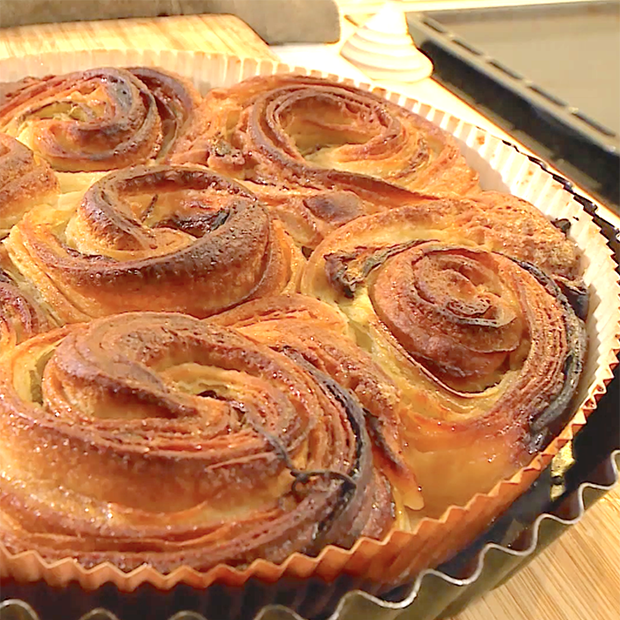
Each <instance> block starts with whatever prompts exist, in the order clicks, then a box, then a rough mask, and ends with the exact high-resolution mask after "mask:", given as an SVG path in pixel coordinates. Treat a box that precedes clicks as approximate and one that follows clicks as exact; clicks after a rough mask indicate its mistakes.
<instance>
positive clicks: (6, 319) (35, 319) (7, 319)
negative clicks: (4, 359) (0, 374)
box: [0, 270, 52, 356]
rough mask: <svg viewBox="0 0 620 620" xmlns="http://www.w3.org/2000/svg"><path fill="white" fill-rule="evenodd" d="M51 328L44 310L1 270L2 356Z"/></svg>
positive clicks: (0, 336) (0, 348) (0, 330)
mask: <svg viewBox="0 0 620 620" xmlns="http://www.w3.org/2000/svg"><path fill="white" fill-rule="evenodd" d="M50 327H52V324H51V323H50V320H49V317H48V316H47V315H46V313H45V312H44V310H43V308H41V306H40V305H39V304H38V303H37V302H36V301H35V300H34V299H33V298H32V297H31V296H30V295H28V294H27V293H26V292H25V291H23V290H20V288H19V287H18V286H17V284H16V283H15V282H14V281H13V280H12V278H11V277H10V276H9V275H8V274H6V273H4V272H3V271H1V270H0V356H3V355H5V354H7V353H8V352H9V351H10V350H11V349H13V347H15V346H16V345H18V344H19V343H21V342H24V341H25V340H28V338H32V337H33V336H36V335H37V334H40V333H43V332H45V331H47V330H48V329H49V328H50Z"/></svg>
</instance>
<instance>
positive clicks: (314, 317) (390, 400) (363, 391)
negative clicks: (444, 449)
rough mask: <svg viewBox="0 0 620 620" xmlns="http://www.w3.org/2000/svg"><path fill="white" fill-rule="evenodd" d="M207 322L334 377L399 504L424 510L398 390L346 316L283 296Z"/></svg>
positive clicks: (308, 300) (309, 300)
mask: <svg viewBox="0 0 620 620" xmlns="http://www.w3.org/2000/svg"><path fill="white" fill-rule="evenodd" d="M209 322H211V323H215V324H217V325H222V326H227V327H234V328H235V329H237V330H239V331H240V332H241V333H243V334H244V335H246V336H248V337H250V338H252V340H254V341H257V342H261V343H263V344H266V345H267V346H269V347H270V348H272V349H274V350H276V351H289V352H290V351H294V352H295V354H296V355H299V356H301V357H302V358H303V359H305V360H306V361H307V362H308V363H310V364H312V365H313V366H314V367H315V368H317V369H318V370H319V371H320V372H322V373H325V374H326V375H328V376H329V377H331V379H333V380H334V381H335V382H336V383H337V384H338V385H339V386H340V388H341V389H342V390H343V391H345V392H348V393H349V394H350V397H351V398H353V399H356V400H357V401H358V402H359V404H360V405H361V407H362V408H363V411H364V414H365V418H366V426H367V429H368V433H369V435H370V437H371V439H372V441H373V444H374V446H375V465H376V467H377V468H378V469H379V470H380V471H382V472H383V473H384V474H385V475H386V476H387V477H388V478H389V479H390V480H391V481H392V483H393V486H394V488H395V489H396V491H397V492H398V497H399V504H405V505H407V506H410V507H414V508H418V509H419V508H421V507H422V505H423V500H422V497H421V495H420V491H419V486H418V482H417V480H416V477H415V475H414V472H412V471H411V469H410V468H408V467H407V465H406V463H405V461H404V457H403V452H404V441H403V436H402V433H401V424H402V422H401V416H402V415H403V411H402V406H401V402H400V393H399V390H398V387H397V386H396V384H395V383H394V381H393V380H392V379H391V378H390V377H389V375H387V374H386V373H385V372H384V371H383V370H382V369H381V367H380V366H379V365H378V364H377V363H376V362H375V361H374V360H373V359H372V357H371V356H370V355H369V354H368V353H367V352H366V351H364V350H363V349H361V348H360V347H358V346H357V345H356V344H355V341H354V340H353V338H352V337H351V334H350V330H349V327H348V322H347V319H346V316H345V315H344V314H342V313H341V312H338V310H336V309H335V308H333V307H331V306H329V305H328V304H325V303H322V302H320V301H318V300H316V299H312V298H311V297H307V296H304V295H288V296H284V295H281V296H276V297H263V298H261V299H257V300H255V301H251V302H248V303H246V304H242V305H241V306H237V307H236V308H234V309H232V310H229V311H228V312H224V313H221V314H218V315H215V316H214V317H212V318H210V319H209Z"/></svg>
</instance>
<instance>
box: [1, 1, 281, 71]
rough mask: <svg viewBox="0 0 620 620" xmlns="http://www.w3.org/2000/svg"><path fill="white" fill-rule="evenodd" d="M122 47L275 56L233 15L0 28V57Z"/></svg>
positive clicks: (270, 57)
mask: <svg viewBox="0 0 620 620" xmlns="http://www.w3.org/2000/svg"><path fill="white" fill-rule="evenodd" d="M1 1H2V0H0V3H1ZM128 1H131V0H128ZM126 48H137V49H157V50H165V49H171V50H190V51H204V52H222V53H228V54H237V55H238V56H250V57H253V58H260V59H264V58H269V59H272V60H273V59H276V58H277V56H275V54H273V53H272V52H271V51H270V49H269V47H268V46H267V45H266V44H265V42H264V41H263V40H262V39H260V38H259V36H258V35H257V34H256V33H255V32H254V31H253V30H252V29H251V28H250V27H249V26H248V25H246V24H245V23H244V22H242V21H241V20H240V19H238V18H237V17H234V16H233V15H184V16H178V17H158V18H136V19H121V20H107V21H94V22H72V23H64V24H41V25H35V26H21V27H18V28H5V29H0V58H10V57H11V56H18V55H23V54H37V53H41V52H52V51H59V52H60V51H75V50H87V49H126ZM1 80H2V77H1V76H0V81H1Z"/></svg>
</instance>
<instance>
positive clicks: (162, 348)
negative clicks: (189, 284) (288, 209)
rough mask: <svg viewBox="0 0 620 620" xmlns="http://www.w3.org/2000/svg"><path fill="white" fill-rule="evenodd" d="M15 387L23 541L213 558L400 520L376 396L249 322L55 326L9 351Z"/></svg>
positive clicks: (371, 532)
mask: <svg viewBox="0 0 620 620" xmlns="http://www.w3.org/2000/svg"><path fill="white" fill-rule="evenodd" d="M0 394H2V398H1V399H0V435H1V436H2V437H3V440H2V442H1V443H0V499H1V502H0V505H1V506H2V509H1V510H0V540H1V541H2V543H3V544H4V545H5V546H6V547H7V548H8V549H9V551H10V552H13V553H16V552H20V551H26V550H36V551H37V552H38V553H39V554H40V556H41V557H43V558H44V559H45V560H48V561H54V560H59V559H62V558H65V557H67V556H71V557H73V558H76V559H78V560H79V562H80V564H81V565H82V566H87V567H88V566H95V565H98V564H100V563H101V562H105V561H108V562H111V563H112V564H114V565H115V566H117V567H120V568H122V569H125V570H131V569H133V568H136V567H137V566H139V565H141V564H143V563H148V564H149V565H151V566H153V567H155V568H156V569H158V570H160V571H162V572H170V571H172V570H174V569H175V568H177V567H180V566H189V567H192V568H195V569H197V570H202V571H204V570H208V569H209V568H212V567H214V566H216V565H218V564H220V563H226V564H228V565H230V566H241V567H242V566H246V565H248V564H249V563H251V562H252V561H253V560H255V559H258V558H262V559H264V560H269V561H272V562H281V561H283V560H284V559H286V558H287V557H288V556H289V555H290V554H291V553H292V552H294V551H304V552H306V553H317V552H318V551H319V550H320V549H322V548H323V546H325V545H326V544H328V543H336V544H339V545H343V546H350V545H351V544H353V542H355V540H357V538H358V537H359V536H362V535H368V536H372V537H377V538H381V537H382V536H384V535H385V534H386V533H387V531H388V530H389V528H390V526H391V524H392V521H393V512H392V499H391V495H390V493H389V485H388V484H387V482H386V480H385V479H384V478H383V476H382V475H381V474H380V473H379V472H377V471H376V470H374V469H373V464H372V453H371V448H370V441H369V437H368V434H367V432H366V430H365V426H364V415H363V412H362V409H361V407H360V406H359V404H358V403H356V402H355V401H354V400H352V399H350V398H348V397H347V395H346V394H345V392H343V391H342V390H341V388H340V387H339V386H338V385H337V384H336V383H335V382H334V381H332V380H331V379H329V377H328V376H327V375H325V374H324V373H322V372H321V371H319V370H318V369H316V368H315V367H313V366H312V365H311V364H309V363H307V362H305V361H304V360H303V359H302V358H299V357H297V356H296V355H288V354H287V353H286V352H282V353H279V352H275V351H274V350H272V349H269V348H267V347H265V346H263V345H260V344H258V343H256V342H254V341H253V340H251V339H249V338H247V337H245V336H243V335H241V334H240V333H239V332H236V331H235V330H232V329H227V328H222V327H218V326H216V325H213V324H208V323H205V322H200V321H199V320H197V319H193V318H191V317H188V316H183V315H175V314H157V313H146V312H145V313H136V314H131V313H130V314H124V315H119V316H116V317H107V318H104V319H98V320H95V321H92V322H91V323H89V324H88V325H74V326H69V327H65V328H62V329H59V330H54V331H50V332H47V333H45V334H42V335H40V336H36V337H34V338H31V339H29V340H28V341H27V342H25V343H23V344H21V345H20V346H18V347H16V348H15V349H13V350H12V351H11V352H10V353H9V354H8V355H7V356H5V358H4V359H3V360H2V361H1V362H0ZM50 446H54V449H50ZM24 454H28V455H29V456H28V458H27V459H24V458H23V455H24Z"/></svg>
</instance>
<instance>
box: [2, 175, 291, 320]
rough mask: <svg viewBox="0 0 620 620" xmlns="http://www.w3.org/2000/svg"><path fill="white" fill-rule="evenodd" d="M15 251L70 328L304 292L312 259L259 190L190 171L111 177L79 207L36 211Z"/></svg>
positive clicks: (13, 242) (16, 238) (14, 240)
mask: <svg viewBox="0 0 620 620" xmlns="http://www.w3.org/2000/svg"><path fill="white" fill-rule="evenodd" d="M6 248H7V251H8V253H9V256H10V258H11V260H12V262H13V263H14V265H15V267H16V268H17V270H18V271H19V272H20V273H21V275H22V276H23V277H24V278H25V279H26V280H27V281H28V282H29V285H30V286H31V287H32V288H33V289H36V290H37V291H38V294H39V295H40V296H41V297H42V298H43V299H44V300H45V302H46V303H47V305H48V306H49V307H50V309H51V312H52V313H53V314H54V315H55V316H56V317H57V319H58V321H59V322H61V323H66V322H80V321H84V320H88V319H90V318H94V317H99V316H105V315H110V314H115V313H117V312H126V311H132V310H134V311H138V310H152V311H178V312H185V313H187V314H191V315H193V316H197V317H205V316H208V315H210V314H213V313H215V312H218V311H221V310H224V309H226V308H230V307H232V306H234V305H236V304H239V303H241V302H243V301H246V300H249V299H252V298H255V297H259V296H262V295H267V294H275V293H279V292H283V291H285V290H287V287H289V288H290V287H293V286H295V285H296V283H297V281H296V277H297V272H298V271H299V265H300V264H301V261H302V257H301V256H300V254H299V251H298V250H297V249H296V248H295V247H294V246H293V245H292V242H291V241H290V239H289V238H288V236H287V235H286V233H285V232H284V231H283V230H282V227H281V225H280V224H279V223H278V222H274V221H272V219H271V217H270V216H269V214H268V213H267V212H266V211H265V209H264V208H263V207H262V206H261V205H260V204H259V202H258V201H257V199H256V197H255V196H254V195H253V194H252V193H250V192H249V191H248V190H246V189H245V188H243V187H242V186H240V185H238V184H236V183H234V182H232V181H229V180H228V179H225V178H224V177H221V176H220V175H217V174H215V173H213V172H211V171H209V170H207V169H206V168H203V167H188V166H165V165H159V166H134V167H132V168H129V169H126V170H121V171H117V172H113V173H110V174H108V175H107V176H105V177H104V178H102V179H101V180H100V181H98V182H97V183H95V184H94V185H92V186H91V187H90V189H89V190H88V191H87V192H86V194H85V195H84V197H83V199H82V200H81V202H79V203H78V204H75V203H74V202H73V201H72V200H71V199H67V200H65V201H60V202H59V203H58V205H56V206H55V207H54V208H47V207H46V208H41V209H35V210H34V211H31V212H30V213H29V214H28V216H27V217H26V218H24V219H23V220H22V221H21V223H20V224H19V225H18V226H16V227H14V228H13V231H12V232H11V235H10V236H9V238H8V239H7V241H6Z"/></svg>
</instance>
